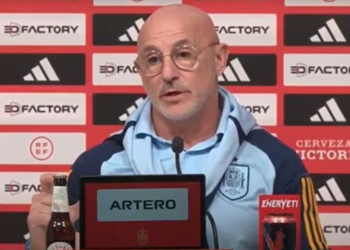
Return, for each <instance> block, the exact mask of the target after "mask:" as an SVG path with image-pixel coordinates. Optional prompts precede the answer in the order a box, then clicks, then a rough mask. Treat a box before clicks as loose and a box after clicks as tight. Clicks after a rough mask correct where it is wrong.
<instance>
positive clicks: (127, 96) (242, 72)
mask: <svg viewBox="0 0 350 250" xmlns="http://www.w3.org/2000/svg"><path fill="white" fill-rule="evenodd" d="M165 2H166V3H165ZM174 3H184V4H190V5H194V6H196V7H199V8H201V9H203V10H204V11H206V12H207V13H208V14H209V15H210V16H211V18H212V20H213V22H214V25H215V29H216V32H217V34H218V36H219V37H220V39H221V42H224V43H227V44H228V46H229V52H230V55H229V58H228V60H227V65H226V68H225V70H224V72H223V74H222V75H220V76H219V77H218V80H219V83H220V84H221V85H222V86H224V87H225V88H227V89H228V90H230V91H231V92H232V93H233V94H234V95H235V96H236V98H237V99H238V101H239V102H240V104H241V105H242V106H243V107H245V108H246V109H247V110H248V111H249V112H251V113H252V114H253V115H254V116H255V117H256V119H257V121H258V122H259V124H260V125H261V126H263V127H264V128H265V129H267V130H268V131H270V132H271V133H272V134H273V135H274V136H277V137H278V138H280V139H281V140H283V141H284V142H285V143H286V144H287V145H289V146H291V147H292V148H293V149H294V150H295V151H296V153H297V154H298V155H299V156H300V157H301V159H302V160H303V162H304V163H305V166H306V168H307V169H308V171H309V172H310V173H311V177H312V180H313V182H314V191H315V196H316V200H317V202H318V205H319V211H320V214H321V216H320V219H321V224H322V226H323V231H324V233H325V235H326V238H327V240H328V242H329V243H330V245H331V246H337V247H338V248H337V249H339V250H341V249H342V247H344V249H347V248H348V247H349V246H350V240H349V239H350V230H349V228H350V219H349V214H347V213H348V211H349V209H350V193H349V188H348V183H349V182H350V133H349V131H350V25H349V23H350V14H349V13H350V1H349V0H167V1H164V0H137V1H136V0H118V1H110V0H58V1H50V0H49V1H48V0H16V1H14V0H0V5H1V9H0V45H1V46H0V225H8V224H13V225H16V228H14V230H8V228H6V230H0V249H2V245H3V244H4V246H5V245H6V249H8V250H12V249H18V244H20V245H21V244H23V243H24V242H25V240H26V239H28V237H29V235H28V229H27V225H26V217H27V214H28V213H27V212H28V209H29V204H30V202H31V197H32V195H34V194H35V193H37V192H39V191H40V185H39V176H40V174H41V173H43V172H57V173H61V172H64V171H67V172H68V171H69V169H70V166H71V164H72V163H73V162H74V161H75V159H76V158H77V157H78V156H79V155H80V154H81V153H82V152H84V151H85V150H86V149H87V148H91V147H92V146H94V145H96V144H98V143H100V142H101V141H102V140H103V139H105V138H106V137H108V136H109V135H110V134H112V133H114V132H116V131H118V130H119V129H121V127H122V126H123V124H124V123H125V121H126V119H127V118H128V117H129V116H130V114H131V113H132V112H133V111H134V110H135V109H136V108H137V107H138V106H139V105H140V104H141V103H142V102H143V100H144V98H145V97H146V95H145V93H144V90H143V88H142V82H141V79H140V77H139V76H138V74H137V69H136V68H135V67H134V65H133V62H134V60H135V58H136V56H137V54H136V52H137V51H136V43H137V38H138V34H139V31H140V29H141V27H142V25H143V24H144V22H145V21H146V20H147V18H148V17H149V16H150V14H151V13H152V12H153V11H154V10H155V9H157V8H159V7H160V6H164V5H166V4H174ZM244 171H245V168H244V166H242V167H241V169H240V173H238V174H241V175H242V176H243V177H247V176H249V173H245V172H244ZM226 177H227V178H226V185H225V186H223V187H221V189H220V192H222V193H224V194H225V195H226V196H227V197H229V198H230V199H232V200H234V199H236V198H237V197H242V196H244V195H245V194H246V192H249V189H248V188H246V187H245V186H244V188H243V186H242V190H239V193H233V189H232V187H233V186H234V183H233V182H232V180H231V179H230V177H229V176H226ZM18 206H20V209H18ZM24 206H26V207H27V208H26V209H24V210H25V211H23V209H22V208H23V207H24ZM21 211H23V212H21ZM348 219H349V220H348ZM1 228H2V227H1ZM3 229H4V228H3ZM146 236H147V235H146ZM144 238H145V237H144V236H140V239H141V240H144ZM146 238H147V237H146ZM12 246H13V248H12ZM20 247H21V249H22V248H23V246H20Z"/></svg>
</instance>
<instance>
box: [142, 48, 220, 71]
mask: <svg viewBox="0 0 350 250" xmlns="http://www.w3.org/2000/svg"><path fill="white" fill-rule="evenodd" d="M217 44H218V43H211V44H209V45H207V46H204V47H201V48H196V47H193V46H189V45H182V46H178V47H176V48H175V49H174V50H172V51H171V53H169V54H162V53H161V52H159V51H157V50H151V51H150V52H147V53H145V54H141V55H140V56H139V57H138V58H137V62H138V64H139V66H140V67H141V69H143V70H144V71H145V72H146V74H147V75H148V76H154V75H157V74H159V73H160V72H161V70H162V68H163V61H164V57H165V56H170V58H171V59H172V61H173V62H174V64H175V65H176V67H177V68H179V69H181V70H191V69H192V67H193V66H194V65H195V64H196V62H197V60H198V55H199V54H200V53H201V52H202V51H204V50H205V49H207V48H209V47H211V46H215V45H217Z"/></svg>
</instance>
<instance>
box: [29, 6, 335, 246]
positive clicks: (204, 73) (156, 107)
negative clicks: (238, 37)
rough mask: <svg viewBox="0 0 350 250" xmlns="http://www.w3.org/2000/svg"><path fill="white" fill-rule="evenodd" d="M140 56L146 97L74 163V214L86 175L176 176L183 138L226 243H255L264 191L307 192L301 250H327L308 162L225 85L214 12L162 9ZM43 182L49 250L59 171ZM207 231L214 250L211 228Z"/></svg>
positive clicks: (40, 233)
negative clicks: (177, 148)
mask: <svg viewBox="0 0 350 250" xmlns="http://www.w3.org/2000/svg"><path fill="white" fill-rule="evenodd" d="M137 52H138V58H137V60H136V61H135V65H136V67H137V69H138V72H139V74H140V76H141V79H142V82H143V86H144V88H145V91H146V93H147V95H148V98H147V99H146V100H145V101H144V102H143V104H142V105H141V106H140V107H139V108H138V109H137V110H136V111H135V112H134V113H133V114H131V116H130V117H129V119H128V120H127V122H126V124H125V126H124V128H123V130H122V131H120V132H118V133H116V134H115V135H113V136H111V137H110V138H108V139H107V140H106V141H104V142H103V143H101V144H100V145H98V146H96V147H94V148H92V149H90V150H88V151H87V152H84V153H83V154H82V155H80V156H79V158H78V159H77V160H76V162H75V163H74V164H73V166H72V172H71V174H70V176H69V184H68V189H69V202H70V205H71V220H72V221H77V219H78V218H79V213H78V206H79V203H78V199H79V198H78V197H79V194H78V179H79V177H80V176H82V175H134V174H174V173H176V168H175V166H174V154H173V152H172V149H171V141H172V139H173V138H174V137H175V136H180V137H182V138H183V140H184V151H183V152H182V153H181V156H180V157H181V168H182V169H181V170H182V172H183V173H185V174H186V173H204V174H205V175H206V181H207V182H206V192H207V195H208V196H209V195H213V194H214V196H213V200H212V202H211V205H210V206H209V211H210V212H211V214H212V216H213V217H214V220H215V222H216V226H217V230H218V235H219V246H220V248H229V249H234V250H256V249H258V196H259V195H260V194H301V196H302V203H303V211H302V222H303V224H302V239H301V241H302V250H309V249H310V250H320V249H327V248H328V246H327V244H326V241H325V238H324V235H323V232H322V229H321V226H320V223H319V218H318V214H317V208H316V203H315V199H314V191H313V186H312V182H311V180H310V178H309V177H308V174H307V171H306V169H305V167H304V166H303V164H302V162H301V160H300V159H299V157H298V156H297V155H296V153H295V152H294V151H293V150H292V149H290V148H289V147H287V146H286V145H284V144H283V143H282V142H280V141H279V140H278V139H277V138H275V137H274V136H272V135H270V134H269V133H267V132H266V131H264V130H263V129H261V128H260V127H259V126H258V124H257V123H256V121H255V119H254V118H253V116H252V115H251V114H250V113H249V112H247V111H246V110H245V109H244V108H243V107H241V106H240V105H239V104H238V103H237V101H236V99H235V98H234V97H233V96H232V94H231V93H229V92H228V91H227V90H225V89H224V88H222V87H219V85H218V81H217V78H218V76H219V75H221V74H222V73H223V71H224V69H225V66H226V61H227V57H228V53H229V52H228V47H227V45H225V44H221V43H220V42H219V38H218V36H217V34H216V32H215V28H214V25H213V22H212V20H211V19H210V18H209V16H208V15H207V14H206V13H204V12H202V11H200V10H199V9H196V8H194V7H191V6H187V5H170V6H166V7H163V8H160V9H158V10H157V11H155V12H154V13H153V15H151V16H150V17H149V18H148V19H147V21H146V22H145V24H144V25H143V27H142V29H141V31H140V33H139V37H138V44H137ZM237 173H238V174H240V176H241V177H242V178H241V179H240V186H239V187H236V188H234V187H232V185H231V184H230V183H229V180H230V176H232V175H234V174H237ZM223 177H224V178H223ZM41 182H42V185H43V186H42V187H43V188H42V192H41V193H40V194H39V195H36V196H34V197H33V203H32V206H31V210H30V214H29V216H28V226H29V231H30V235H31V238H30V246H31V250H44V249H45V228H46V225H47V223H48V221H49V218H50V211H51V210H50V202H51V192H52V191H51V189H52V177H51V176H49V175H44V176H43V177H42V179H41ZM230 185H231V186H230ZM77 230H78V226H77ZM207 230H208V231H207V241H208V244H209V246H210V247H211V248H212V247H213V236H212V234H211V228H210V227H209V226H208V229H207ZM28 245H29V244H28Z"/></svg>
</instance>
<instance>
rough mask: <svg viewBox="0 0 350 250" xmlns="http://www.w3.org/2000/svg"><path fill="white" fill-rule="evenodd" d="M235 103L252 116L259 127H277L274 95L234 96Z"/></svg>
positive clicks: (275, 98) (275, 97)
mask: <svg viewBox="0 0 350 250" xmlns="http://www.w3.org/2000/svg"><path fill="white" fill-rule="evenodd" d="M233 96H234V97H236V98H237V101H238V102H239V103H240V104H241V105H242V106H243V107H245V109H246V110H248V111H249V112H250V113H251V114H252V115H254V117H255V119H256V120H257V122H258V124H259V125H262V126H276V125H277V96H276V94H263V93H261V94H234V95H233Z"/></svg>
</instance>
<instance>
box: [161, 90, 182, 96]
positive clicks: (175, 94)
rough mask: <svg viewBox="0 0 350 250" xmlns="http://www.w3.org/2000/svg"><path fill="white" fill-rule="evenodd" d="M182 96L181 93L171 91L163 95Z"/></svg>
mask: <svg viewBox="0 0 350 250" xmlns="http://www.w3.org/2000/svg"><path fill="white" fill-rule="evenodd" d="M180 94H182V92H181V91H176V90H169V91H167V92H165V93H164V94H163V96H177V95H180Z"/></svg>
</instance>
